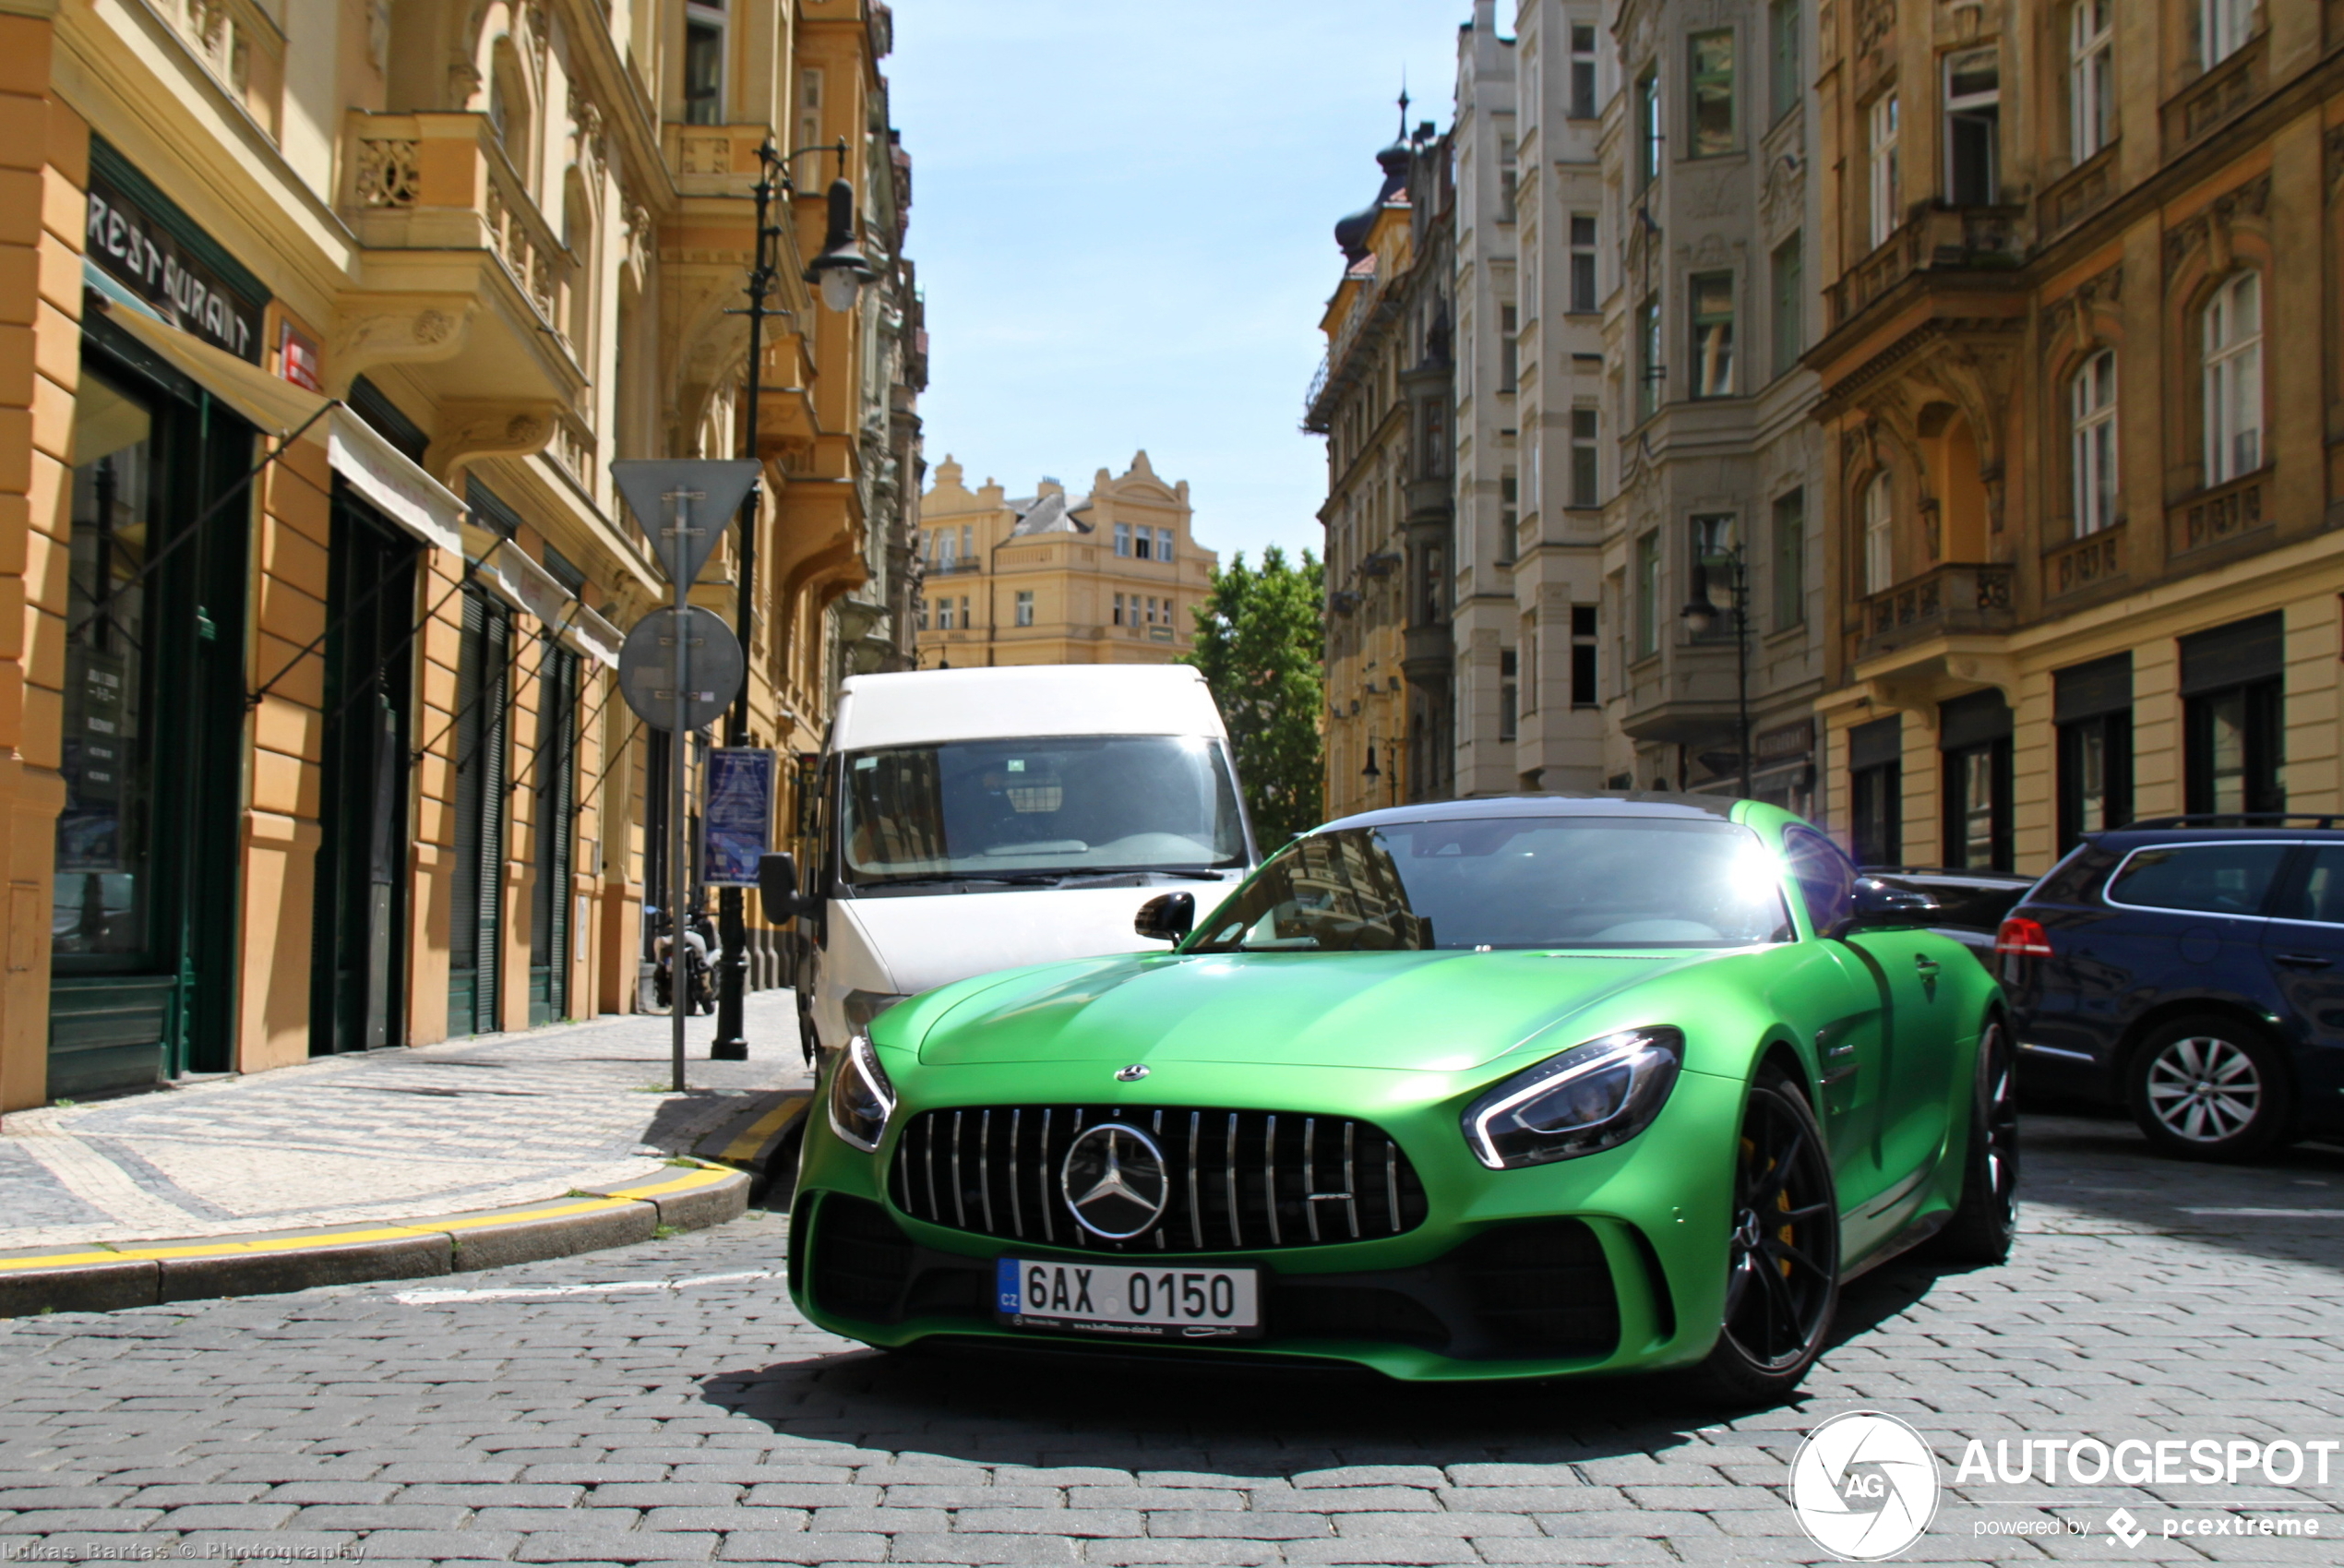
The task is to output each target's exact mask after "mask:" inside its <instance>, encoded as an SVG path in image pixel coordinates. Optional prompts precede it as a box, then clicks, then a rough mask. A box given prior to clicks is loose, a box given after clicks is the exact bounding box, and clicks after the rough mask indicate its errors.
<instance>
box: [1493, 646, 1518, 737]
mask: <svg viewBox="0 0 2344 1568" xmlns="http://www.w3.org/2000/svg"><path fill="white" fill-rule="evenodd" d="M1520 670H1521V666H1520V664H1519V663H1518V662H1517V660H1516V657H1515V654H1514V651H1513V649H1511V648H1508V649H1506V650H1504V651H1503V652H1501V653H1499V655H1498V738H1499V739H1500V740H1512V739H1513V737H1514V735H1515V733H1516V725H1517V723H1518V714H1517V711H1516V705H1517V704H1518V703H1519V701H1520V700H1521V694H1522V677H1521V673H1520Z"/></svg>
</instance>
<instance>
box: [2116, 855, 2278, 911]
mask: <svg viewBox="0 0 2344 1568" xmlns="http://www.w3.org/2000/svg"><path fill="white" fill-rule="evenodd" d="M2291 847H2293V846H2292V845H2290V844H2270V843H2265V842H2256V843H2247V844H2158V845H2155V846H2153V847H2151V848H2148V849H2138V850H2135V851H2134V852H2133V855H2132V857H2131V858H2130V859H2128V860H2126V861H2125V862H2124V864H2123V866H2122V867H2120V868H2117V872H2116V877H2115V880H2112V881H2111V882H2110V883H2109V884H2108V901H2109V902H2110V903H2111V904H2136V905H2147V907H2148V908H2151V909H2196V910H2203V911H2204V912H2205V913H2206V914H2208V915H2260V914H2261V913H2262V912H2263V898H2264V895H2265V894H2266V893H2267V892H2269V891H2270V886H2271V879H2272V878H2273V877H2275V876H2277V875H2278V868H2279V863H2280V862H2281V861H2283V860H2285V859H2286V858H2287V852H2288V850H2289V849H2290V848H2291Z"/></svg>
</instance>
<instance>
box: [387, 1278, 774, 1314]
mask: <svg viewBox="0 0 2344 1568" xmlns="http://www.w3.org/2000/svg"><path fill="white" fill-rule="evenodd" d="M780 1277H781V1270H779V1269H751V1270H749V1271H747V1273H745V1274H703V1275H693V1276H692V1277H691V1278H689V1279H616V1280H612V1281H610V1282H609V1283H607V1284H604V1285H545V1286H539V1287H534V1288H529V1287H513V1288H511V1289H507V1290H401V1291H399V1292H397V1293H395V1294H394V1295H393V1296H392V1297H391V1299H392V1300H394V1301H396V1302H398V1303H399V1304H400V1305H401V1306H404V1307H436V1306H438V1305H439V1304H441V1303H442V1302H446V1301H544V1300H551V1299H554V1298H556V1297H560V1296H610V1295H634V1294H640V1293H641V1292H644V1291H650V1290H682V1289H685V1288H686V1287H689V1286H694V1285H735V1284H739V1283H740V1282H742V1281H744V1280H751V1279H778V1278H780Z"/></svg>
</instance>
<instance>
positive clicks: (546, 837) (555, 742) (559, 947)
mask: <svg viewBox="0 0 2344 1568" xmlns="http://www.w3.org/2000/svg"><path fill="white" fill-rule="evenodd" d="M578 670H579V660H578V655H577V654H575V653H573V652H569V651H568V649H566V648H563V647H561V646H559V645H558V644H556V642H555V641H554V640H553V639H552V638H550V637H548V638H545V639H544V647H543V650H542V652H540V654H539V657H538V663H537V752H536V755H535V756H534V757H533V758H532V759H531V760H530V765H529V767H530V773H531V775H532V776H531V781H530V782H531V784H532V786H533V793H534V798H533V801H532V804H533V805H534V807H535V810H536V814H535V817H534V820H535V822H536V825H537V826H536V834H535V840H536V847H537V855H536V865H535V867H534V869H535V871H536V877H535V880H534V883H533V885H532V891H531V895H530V902H529V1021H530V1023H532V1024H536V1023H552V1022H553V1021H554V1020H556V1019H557V1018H567V1017H568V1016H569V941H570V924H571V922H570V888H569V881H570V867H571V860H572V856H571V853H570V845H571V844H573V843H574V842H575V841H576V838H577V834H578V768H577V762H578Z"/></svg>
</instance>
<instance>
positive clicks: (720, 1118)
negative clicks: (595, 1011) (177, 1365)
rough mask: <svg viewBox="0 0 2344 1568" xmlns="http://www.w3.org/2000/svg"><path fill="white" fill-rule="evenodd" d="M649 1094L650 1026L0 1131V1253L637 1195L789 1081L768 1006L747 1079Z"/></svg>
mask: <svg viewBox="0 0 2344 1568" xmlns="http://www.w3.org/2000/svg"><path fill="white" fill-rule="evenodd" d="M687 1027H688V1035H687V1040H688V1058H689V1059H688V1080H689V1082H690V1083H692V1085H693V1087H692V1089H691V1090H690V1091H689V1092H688V1093H686V1094H684V1095H672V1094H669V1093H668V1092H667V1086H668V1082H669V1079H668V1021H667V1020H666V1019H665V1018H664V1017H628V1018H610V1019H604V1020H602V1021H599V1022H596V1023H580V1024H571V1025H564V1026H559V1027H555V1028H547V1029H537V1030H532V1031H529V1032H528V1033H525V1034H511V1035H481V1036H475V1037H473V1038H470V1039H463V1040H453V1041H449V1042H447V1043H445V1044H442V1045H437V1046H419V1047H409V1048H405V1049H396V1050H382V1051H370V1052H366V1053H364V1054H359V1055H351V1056H341V1057H328V1058H323V1059H318V1060H316V1061H311V1062H305V1063H303V1064H301V1065H298V1066H294V1067H287V1068H281V1069H279V1070H277V1071H273V1072H265V1073H258V1074H256V1075H254V1076H252V1077H250V1078H231V1079H221V1080H215V1081H211V1082H207V1083H197V1084H195V1085H192V1086H189V1087H185V1088H179V1089H170V1090H163V1091H159V1092H157V1093H154V1094H148V1095H134V1096H130V1097H128V1098H124V1099H116V1100H109V1101H102V1102H100V1103H96V1104H91V1105H83V1106H51V1107H45V1108H43V1109H40V1110H31V1111H20V1112H17V1113H15V1114H12V1115H10V1116H8V1117H7V1118H6V1119H5V1120H0V1251H6V1250H12V1249H20V1248H30V1247H46V1246H52V1245H56V1244H60V1243H84V1242H94V1241H122V1240H134V1239H135V1240H160V1239H170V1238H176V1237H187V1236H229V1235H240V1234H250V1233H254V1232H259V1231H271V1230H282V1229H292V1228H295V1227H313V1226H326V1225H337V1224H341V1223H343V1222H346V1221H358V1220H390V1219H405V1218H415V1217H423V1216H428V1215H442V1214H448V1213H452V1212H455V1211H459V1210H479V1209H488V1208H497V1207H503V1206H506V1205H509V1204H515V1203H532V1202H535V1201H537V1200H539V1199H543V1198H547V1197H554V1196H558V1195H560V1194H562V1193H564V1192H567V1191H570V1190H572V1189H574V1188H588V1187H603V1186H612V1185H620V1184H624V1183H627V1182H631V1181H640V1180H641V1179H644V1178H645V1177H648V1176H650V1175H652V1174H653V1173H655V1172H658V1171H660V1170H661V1168H662V1163H661V1162H662V1161H664V1159H666V1158H667V1157H669V1156H670V1155H678V1154H683V1153H686V1152H688V1151H689V1150H691V1149H692V1148H693V1146H694V1145H695V1144H696V1143H699V1142H700V1140H701V1139H702V1138H704V1137H706V1136H707V1135H708V1134H709V1133H711V1132H712V1131H714V1130H716V1129H717V1128H718V1127H720V1126H722V1125H724V1123H725V1122H726V1121H727V1120H728V1119H735V1118H737V1117H739V1116H740V1115H741V1114H742V1113H743V1111H744V1108H745V1107H746V1106H747V1098H746V1097H747V1096H748V1095H754V1094H757V1093H759V1092H760V1091H769V1090H773V1089H782V1088H790V1087H796V1086H800V1085H802V1084H803V1083H805V1082H806V1069H805V1066H804V1063H803V1062H802V1061H801V1060H800V1059H799V1056H798V1048H797V1026H796V1019H795V1011H794V1010H793V1008H792V1006H791V999H790V993H789V992H787V991H767V992H762V993H759V994H757V995H753V996H751V997H750V998H749V999H748V1002H747V1023H746V1028H745V1031H744V1032H745V1033H746V1034H747V1036H748V1040H749V1059H748V1060H747V1061H734V1062H724V1061H711V1060H709V1059H708V1047H709V1042H710V1041H711V1040H712V1038H713V1037H714V1033H715V1020H713V1019H712V1018H694V1019H691V1020H689V1021H688V1026H687Z"/></svg>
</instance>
